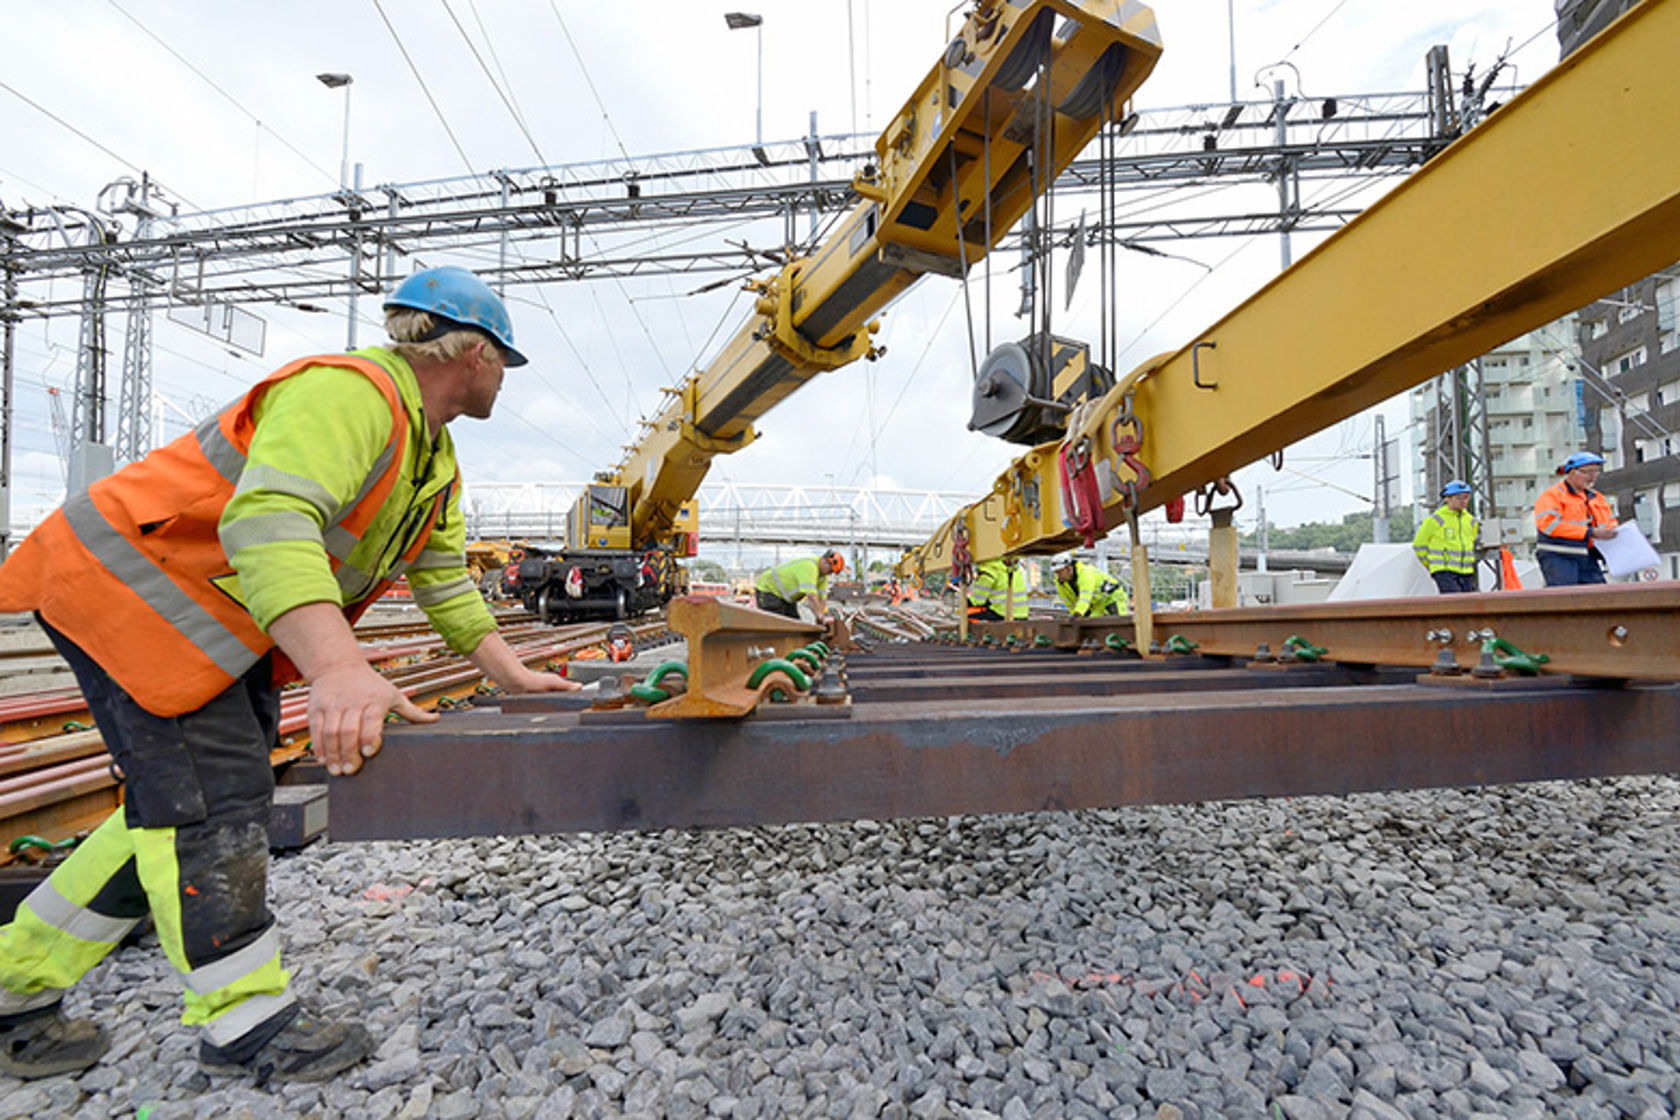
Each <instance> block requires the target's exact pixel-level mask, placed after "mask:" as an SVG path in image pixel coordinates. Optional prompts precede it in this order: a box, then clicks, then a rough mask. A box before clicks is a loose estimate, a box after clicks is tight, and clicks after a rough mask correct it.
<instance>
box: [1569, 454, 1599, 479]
mask: <svg viewBox="0 0 1680 1120" xmlns="http://www.w3.org/2000/svg"><path fill="white" fill-rule="evenodd" d="M1603 465H1604V456H1602V455H1595V454H1593V453H1592V452H1591V451H1577V452H1575V454H1573V455H1571V456H1570V457H1569V458H1567V459H1565V460H1564V461H1563V473H1564V474H1568V473H1569V472H1570V471H1572V470H1576V469H1577V468H1580V467H1602V466H1603Z"/></svg>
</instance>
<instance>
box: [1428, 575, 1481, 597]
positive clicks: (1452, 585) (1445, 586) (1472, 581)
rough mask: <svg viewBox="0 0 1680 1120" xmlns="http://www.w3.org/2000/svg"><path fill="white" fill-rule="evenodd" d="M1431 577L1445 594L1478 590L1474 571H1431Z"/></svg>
mask: <svg viewBox="0 0 1680 1120" xmlns="http://www.w3.org/2000/svg"><path fill="white" fill-rule="evenodd" d="M1429 578H1430V579H1432V580H1434V581H1435V586H1436V587H1437V588H1439V589H1440V592H1441V594H1443V595H1462V594H1463V593H1464V592H1466V591H1474V590H1476V574H1475V573H1474V572H1445V571H1442V572H1430V573H1429Z"/></svg>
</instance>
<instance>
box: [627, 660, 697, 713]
mask: <svg viewBox="0 0 1680 1120" xmlns="http://www.w3.org/2000/svg"><path fill="white" fill-rule="evenodd" d="M673 674H675V675H676V676H679V677H681V678H682V679H683V680H685V681H686V680H688V666H687V665H685V664H683V663H682V662H681V661H665V662H661V663H660V664H659V665H658V666H656V667H655V668H654V669H653V671H652V672H650V673H649V674H648V675H647V676H646V677H644V678H642V680H640V681H638V682H637V683H636V684H633V685H631V686H630V695H631V696H634V697H635V698H636V699H637V700H643V701H646V702H647V703H649V704H659V703H662V702H664V701H666V700H669V699H670V698H671V690H670V689H668V688H661V687H660V684H661V682H663V681H664V680H665V678H666V677H669V676H671V675H673Z"/></svg>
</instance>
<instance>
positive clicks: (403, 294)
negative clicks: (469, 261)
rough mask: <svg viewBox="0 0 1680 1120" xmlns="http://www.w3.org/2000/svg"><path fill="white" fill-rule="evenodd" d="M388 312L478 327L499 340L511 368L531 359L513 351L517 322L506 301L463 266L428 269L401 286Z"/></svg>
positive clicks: (388, 303) (387, 302) (388, 302)
mask: <svg viewBox="0 0 1680 1120" xmlns="http://www.w3.org/2000/svg"><path fill="white" fill-rule="evenodd" d="M385 306H386V308H387V309H389V308H392V307H412V308H414V309H415V310H416V311H427V312H430V313H431V314H433V315H435V316H437V317H438V318H440V319H448V320H449V321H450V322H452V323H458V324H460V325H462V326H466V327H477V328H478V329H479V330H481V331H483V332H484V333H486V334H488V335H489V336H490V337H491V338H493V339H495V340H496V344H497V345H499V346H500V347H501V348H502V352H503V353H504V354H505V355H506V356H507V364H508V365H510V366H522V365H524V364H525V363H526V362H527V361H528V360H529V359H527V358H526V357H525V355H523V354H521V353H520V352H519V351H518V350H515V349H514V348H513V320H512V319H510V318H509V317H508V309H507V305H506V304H505V303H503V302H502V297H501V296H499V295H497V294H496V293H495V292H493V291H491V290H490V285H488V284H486V283H485V282H484V281H482V280H480V279H479V278H478V277H476V276H474V275H473V274H472V273H471V272H469V271H468V270H467V269H464V268H461V267H460V266H459V265H444V266H443V267H442V268H427V269H423V270H421V271H420V272H416V273H415V274H414V275H413V276H410V277H409V278H408V279H407V280H404V281H403V282H402V283H401V284H398V285H397V290H396V291H394V292H392V293H391V294H390V296H388V297H387V298H386V300H385Z"/></svg>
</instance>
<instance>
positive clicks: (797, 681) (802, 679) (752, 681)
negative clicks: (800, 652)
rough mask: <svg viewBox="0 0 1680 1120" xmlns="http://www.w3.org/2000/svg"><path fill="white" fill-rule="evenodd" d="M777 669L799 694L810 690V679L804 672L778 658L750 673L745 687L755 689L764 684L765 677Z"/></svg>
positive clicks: (789, 662) (791, 663)
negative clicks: (784, 674)
mask: <svg viewBox="0 0 1680 1120" xmlns="http://www.w3.org/2000/svg"><path fill="white" fill-rule="evenodd" d="M778 669H779V670H781V671H782V672H784V673H786V674H787V678H788V680H790V681H792V682H793V687H794V688H796V689H798V690H799V691H800V692H805V691H808V690H809V689H810V687H811V678H810V677H808V676H806V675H805V670H803V669H801V668H800V667H799V666H797V665H795V664H794V663H793V662H791V661H786V660H783V659H782V658H780V657H773V658H771V659H770V660H769V661H766V662H764V664H762V665H760V666H759V667H758V668H756V669H754V670H753V671H752V675H751V676H750V677H748V678H747V687H748V688H757V687H758V686H759V685H761V684H763V683H764V678H765V677H768V676H769V675H770V674H771V673H774V672H776V671H777V670H778Z"/></svg>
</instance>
